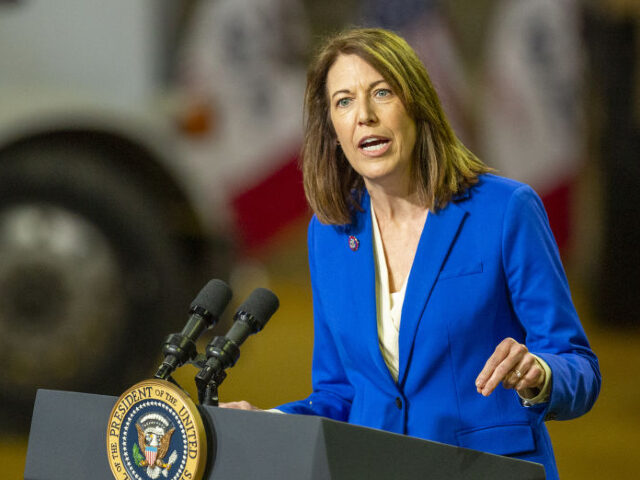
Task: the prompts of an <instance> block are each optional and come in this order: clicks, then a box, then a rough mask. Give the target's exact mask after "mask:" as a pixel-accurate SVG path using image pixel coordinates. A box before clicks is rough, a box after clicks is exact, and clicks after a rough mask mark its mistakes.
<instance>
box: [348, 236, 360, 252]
mask: <svg viewBox="0 0 640 480" xmlns="http://www.w3.org/2000/svg"><path fill="white" fill-rule="evenodd" d="M359 247H360V240H358V239H357V238H356V237H354V236H353V235H349V248H350V249H351V250H353V251H354V252H355V251H356V250H358V248H359Z"/></svg>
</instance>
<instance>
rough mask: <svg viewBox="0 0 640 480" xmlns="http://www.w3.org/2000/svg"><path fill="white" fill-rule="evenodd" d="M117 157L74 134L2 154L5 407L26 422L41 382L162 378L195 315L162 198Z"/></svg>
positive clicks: (113, 390)
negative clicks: (163, 363)
mask: <svg viewBox="0 0 640 480" xmlns="http://www.w3.org/2000/svg"><path fill="white" fill-rule="evenodd" d="M113 165H114V164H113V163H110V162H109V154H107V153H106V152H104V151H101V150H100V149H97V148H92V147H91V146H90V145H88V144H81V143H80V144H78V143H72V142H68V141H62V142H60V141H58V142H56V141H47V142H38V143H33V144H29V143H22V144H20V145H19V146H17V147H14V148H12V149H11V150H8V151H5V152H2V153H0V368H1V369H2V370H1V371H2V373H1V374H0V403H2V405H3V406H4V405H6V406H7V407H8V408H3V409H2V410H3V411H4V412H10V418H8V419H7V421H9V420H11V423H13V424H14V425H16V426H17V427H18V428H21V427H24V426H25V425H27V424H28V419H29V416H30V411H31V409H32V407H33V399H34V396H35V391H36V389H37V388H55V389H64V390H79V391H84V392H93V393H101V394H111V395H119V393H120V391H121V390H122V389H124V387H125V386H127V385H129V384H130V383H132V382H135V381H138V380H140V379H142V378H144V377H148V376H150V375H152V374H153V373H154V366H157V365H158V362H159V361H160V359H161V358H160V350H161V343H162V339H163V338H164V337H165V336H166V335H167V334H168V333H170V332H171V331H176V330H179V329H180V328H181V327H182V322H183V321H184V319H186V313H187V312H186V310H187V309H188V302H189V301H190V298H189V297H190V295H191V292H190V291H185V290H187V289H186V288H185V287H186V285H187V283H186V270H187V268H186V263H185V262H183V252H182V251H181V248H180V247H179V245H178V243H177V241H176V240H175V235H174V232H172V231H171V228H170V226H169V225H168V222H167V219H166V216H165V212H164V211H163V207H162V205H163V202H162V201H161V199H158V198H152V197H151V196H150V195H149V194H148V193H147V192H146V190H145V189H144V188H143V187H142V186H141V185H140V183H139V182H136V181H135V179H134V177H133V176H130V175H128V174H127V172H126V171H121V170H119V169H118V168H116V167H114V166H113ZM0 415H2V414H0ZM0 423H5V424H6V422H4V419H3V421H0Z"/></svg>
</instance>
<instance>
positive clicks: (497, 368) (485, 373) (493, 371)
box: [476, 338, 545, 398]
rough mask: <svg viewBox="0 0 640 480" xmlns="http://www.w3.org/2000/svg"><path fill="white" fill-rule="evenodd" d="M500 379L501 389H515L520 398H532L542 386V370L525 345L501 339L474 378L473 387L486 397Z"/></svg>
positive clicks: (508, 339) (543, 373)
mask: <svg viewBox="0 0 640 480" xmlns="http://www.w3.org/2000/svg"><path fill="white" fill-rule="evenodd" d="M500 382H502V386H503V387H504V388H515V389H516V391H517V392H518V394H519V395H520V396H521V397H523V398H533V397H535V396H536V395H537V394H538V393H539V391H540V389H541V388H542V386H543V385H544V382H545V371H544V369H543V368H542V366H541V365H540V363H539V362H538V360H537V359H536V357H535V356H533V355H532V354H531V353H529V350H528V349H527V347H526V346H525V345H523V344H522V343H518V342H516V341H515V340H514V339H513V338H505V339H504V340H503V341H502V342H500V344H499V345H498V346H497V347H496V349H495V351H494V352H493V354H492V355H491V356H490V357H489V359H488V360H487V362H486V363H485V365H484V368H483V369H482V371H481V372H480V374H479V375H478V378H476V388H477V389H478V393H480V394H482V395H484V396H485V397H487V396H489V395H491V393H492V392H493V391H494V390H495V388H496V387H497V386H498V384H499V383H500Z"/></svg>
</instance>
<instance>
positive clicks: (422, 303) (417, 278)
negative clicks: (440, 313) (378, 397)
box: [398, 202, 467, 384]
mask: <svg viewBox="0 0 640 480" xmlns="http://www.w3.org/2000/svg"><path fill="white" fill-rule="evenodd" d="M466 215H467V212H466V211H465V210H463V209H462V208H461V207H459V206H458V205H456V204H455V203H454V202H450V203H449V204H448V205H447V206H446V207H445V208H444V209H442V210H440V211H439V212H438V213H432V212H431V211H430V212H429V215H428V217H427V221H426V223H425V227H424V230H423V231H422V235H421V237H420V242H419V243H418V249H417V251H416V255H415V258H414V260H413V266H412V267H411V273H410V275H409V280H408V281H409V283H408V284H407V291H406V293H405V299H404V303H403V307H402V320H401V323H400V338H399V347H400V362H399V363H400V365H399V372H398V383H399V384H402V383H404V380H405V377H406V374H407V367H408V365H409V362H410V360H411V355H412V353H413V348H414V343H415V337H416V331H417V329H418V326H419V324H420V319H421V318H422V315H423V312H424V309H425V308H426V304H427V302H428V301H429V297H430V296H431V292H432V290H433V287H434V285H435V282H436V280H437V278H438V274H439V273H440V270H441V269H442V265H443V264H444V261H445V260H446V258H447V255H448V253H449V251H450V249H451V246H452V245H453V243H454V242H455V239H456V236H457V234H458V231H459V230H460V227H461V225H462V222H463V220H464V218H465V216H466Z"/></svg>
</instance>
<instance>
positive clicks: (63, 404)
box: [24, 390, 545, 480]
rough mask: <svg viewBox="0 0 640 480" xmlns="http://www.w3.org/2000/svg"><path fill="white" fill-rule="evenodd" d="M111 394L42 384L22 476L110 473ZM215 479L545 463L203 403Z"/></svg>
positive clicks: (107, 476) (520, 472)
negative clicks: (46, 386) (51, 388)
mask: <svg viewBox="0 0 640 480" xmlns="http://www.w3.org/2000/svg"><path fill="white" fill-rule="evenodd" d="M116 400H117V398H116V397H109V396H101V395H92V394H86V393H72V392H61V391H53V390H39V391H38V394H37V396H36V402H35V406H34V413H33V420H32V425H31V433H30V435H29V446H28V450H27V461H26V468H25V475H24V478H25V480H63V479H64V480H69V479H92V480H112V479H113V475H112V474H111V470H110V468H109V464H108V462H107V455H106V440H105V438H106V429H107V422H108V419H109V414H110V412H111V409H112V408H113V406H114V405H115V403H116ZM201 412H202V415H203V419H204V420H205V425H206V426H207V429H208V431H209V445H210V453H209V467H208V469H207V474H206V475H205V478H206V479H211V480H253V479H256V480H272V479H273V480H275V479H278V480H283V479H285V480H307V479H308V480H347V479H348V480H354V479H366V480H378V479H380V480H382V479H384V480H389V479H394V480H396V479H405V478H406V479H414V478H415V479H433V480H441V479H447V480H455V479H464V480H472V479H478V480H479V479H483V480H485V479H492V480H502V479H505V480H506V479H518V480H524V479H530V480H538V479H540V480H543V479H544V478H545V474H544V468H543V467H542V465H539V464H536V463H531V462H524V461H521V460H515V459H511V458H507V457H501V456H498V455H491V454H487V453H482V452H477V451H474V450H469V449H464V448H459V447H453V446H450V445H445V444H441V443H436V442H429V441H425V440H420V439H417V438H412V437H407V436H404V435H396V434H391V433H387V432H383V431H379V430H373V429H369V428H363V427H356V426H353V425H348V424H345V423H342V422H336V421H333V420H328V419H325V418H322V417H312V416H302V415H280V414H275V413H268V412H247V411H239V410H228V409H218V408H215V407H202V409H201Z"/></svg>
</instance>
